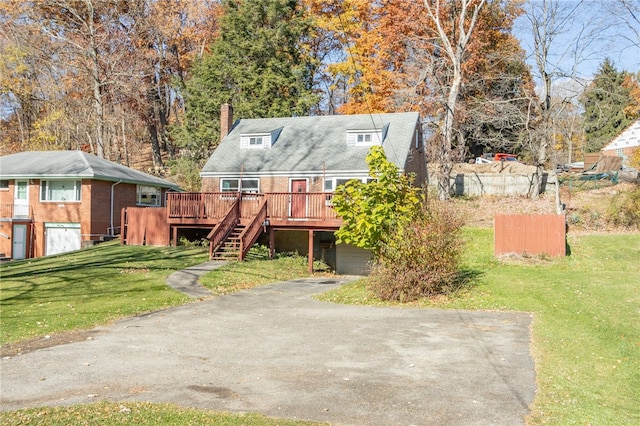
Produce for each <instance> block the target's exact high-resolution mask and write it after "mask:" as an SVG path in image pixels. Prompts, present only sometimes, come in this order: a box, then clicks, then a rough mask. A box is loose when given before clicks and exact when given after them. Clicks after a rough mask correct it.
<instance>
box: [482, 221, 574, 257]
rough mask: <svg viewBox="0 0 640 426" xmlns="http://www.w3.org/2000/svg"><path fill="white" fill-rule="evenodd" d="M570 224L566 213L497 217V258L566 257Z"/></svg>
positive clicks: (495, 228) (495, 226) (495, 250)
mask: <svg viewBox="0 0 640 426" xmlns="http://www.w3.org/2000/svg"><path fill="white" fill-rule="evenodd" d="M566 229H567V228H566V222H565V216H564V215H563V214H547V215H527V214H512V215H496V216H495V219H494V231H495V232H494V238H495V241H494V243H495V245H494V247H495V249H494V253H495V255H496V256H500V255H505V254H519V255H530V256H537V255H548V256H565V255H566V254H567V245H566V244H567V243H566Z"/></svg>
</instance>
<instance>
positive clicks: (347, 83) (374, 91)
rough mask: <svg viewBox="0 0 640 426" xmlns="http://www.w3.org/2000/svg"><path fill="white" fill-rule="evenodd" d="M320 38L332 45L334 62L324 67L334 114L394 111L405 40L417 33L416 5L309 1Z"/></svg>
mask: <svg viewBox="0 0 640 426" xmlns="http://www.w3.org/2000/svg"><path fill="white" fill-rule="evenodd" d="M307 3H308V4H309V6H310V8H311V13H312V14H314V16H316V19H317V20H316V22H317V26H318V27H319V28H320V30H321V31H323V32H324V34H325V37H328V38H330V39H331V40H333V42H334V43H333V45H332V46H331V48H332V49H333V53H334V57H332V58H331V59H332V60H331V62H330V63H328V64H327V65H326V73H327V75H329V76H330V81H331V84H330V85H329V87H328V90H329V92H331V93H334V92H337V93H339V94H340V98H339V99H333V98H332V99H331V101H332V105H335V107H334V110H336V111H337V112H340V113H344V114H359V113H377V112H390V111H394V110H397V109H398V102H397V96H396V93H397V91H398V90H400V88H401V87H402V82H403V80H404V78H403V75H404V69H405V63H406V61H407V58H408V55H409V54H410V51H409V50H408V49H407V37H408V35H409V34H414V33H415V32H416V30H417V29H418V28H419V24H418V23H417V22H416V20H415V19H414V20H410V19H409V17H411V16H413V17H415V16H416V15H418V11H419V7H418V5H417V4H416V3H415V2H406V1H398V0H383V1H379V2H371V1H365V0H346V1H327V0H308V1H307Z"/></svg>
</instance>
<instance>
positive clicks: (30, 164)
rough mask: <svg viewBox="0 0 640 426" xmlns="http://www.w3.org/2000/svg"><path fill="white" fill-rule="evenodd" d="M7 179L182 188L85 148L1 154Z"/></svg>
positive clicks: (1, 168) (1, 172) (0, 165)
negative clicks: (79, 181)
mask: <svg viewBox="0 0 640 426" xmlns="http://www.w3.org/2000/svg"><path fill="white" fill-rule="evenodd" d="M0 176H1V177H2V178H3V179H21V178H23V179H70V178H76V179H95V180H105V181H111V182H123V183H131V184H140V185H151V186H159V187H163V188H176V189H177V188H178V186H177V185H176V184H174V183H172V182H169V181H167V180H165V179H161V178H158V177H155V176H152V175H150V174H147V173H143V172H140V171H138V170H134V169H132V168H130V167H127V166H123V165H121V164H117V163H114V162H112V161H108V160H105V159H102V158H99V157H96V156H95V155H91V154H87V153H86V152H82V151H25V152H19V153H17V154H12V155H6V156H3V157H0Z"/></svg>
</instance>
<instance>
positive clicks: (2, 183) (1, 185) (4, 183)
mask: <svg viewBox="0 0 640 426" xmlns="http://www.w3.org/2000/svg"><path fill="white" fill-rule="evenodd" d="M8 190H9V180H8V179H0V191H8Z"/></svg>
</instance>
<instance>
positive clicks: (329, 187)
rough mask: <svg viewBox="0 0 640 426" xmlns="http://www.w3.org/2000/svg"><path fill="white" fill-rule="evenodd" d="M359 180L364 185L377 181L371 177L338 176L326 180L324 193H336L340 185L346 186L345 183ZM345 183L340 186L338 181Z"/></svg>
mask: <svg viewBox="0 0 640 426" xmlns="http://www.w3.org/2000/svg"><path fill="white" fill-rule="evenodd" d="M353 179H355V180H359V181H360V182H362V183H369V182H372V181H374V180H375V179H374V178H372V177H371V176H353V177H341V176H336V177H330V178H325V179H324V192H334V191H335V190H336V188H337V187H338V185H344V184H345V183H347V182H348V181H350V180H353ZM339 180H340V181H344V182H342V183H340V184H338V181H339Z"/></svg>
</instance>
